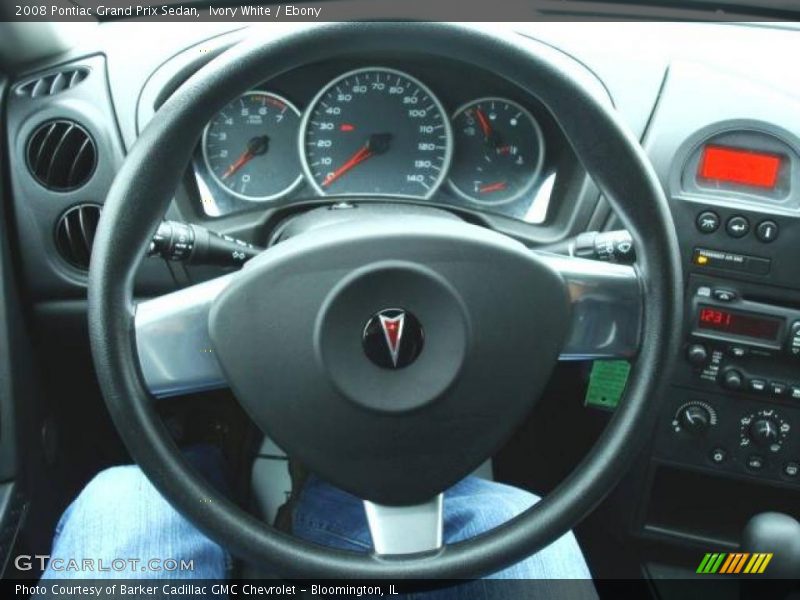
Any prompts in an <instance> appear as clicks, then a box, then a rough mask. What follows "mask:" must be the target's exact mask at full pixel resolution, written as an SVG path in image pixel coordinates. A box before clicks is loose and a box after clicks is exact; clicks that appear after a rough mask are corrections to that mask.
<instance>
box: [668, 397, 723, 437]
mask: <svg viewBox="0 0 800 600" xmlns="http://www.w3.org/2000/svg"><path fill="white" fill-rule="evenodd" d="M716 424H717V412H716V411H715V410H714V409H713V408H712V406H711V405H710V404H708V403H707V402H701V401H700V400H692V401H691V402H687V403H686V404H683V405H681V406H679V407H678V410H677V411H675V416H674V417H672V429H673V430H674V431H675V433H685V434H688V435H690V436H692V437H700V436H701V435H705V433H706V431H707V430H708V429H709V428H710V427H714V426H715V425H716Z"/></svg>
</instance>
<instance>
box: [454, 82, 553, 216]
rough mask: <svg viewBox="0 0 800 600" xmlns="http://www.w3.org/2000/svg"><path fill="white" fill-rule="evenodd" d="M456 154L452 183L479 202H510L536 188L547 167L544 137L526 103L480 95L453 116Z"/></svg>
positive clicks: (460, 192) (469, 197)
mask: <svg viewBox="0 0 800 600" xmlns="http://www.w3.org/2000/svg"><path fill="white" fill-rule="evenodd" d="M453 131H454V135H455V145H456V152H455V156H454V157H453V165H452V167H451V168H450V186H451V187H452V188H453V190H455V191H456V192H457V193H458V194H459V195H460V196H462V197H464V198H466V199H467V200H470V201H472V202H478V203H480V204H506V203H508V202H513V201H514V200H516V199H517V198H520V197H521V196H522V195H523V194H525V193H526V192H527V191H529V190H530V189H531V187H532V186H533V183H534V182H535V181H536V178H537V177H538V176H539V173H540V172H541V169H542V163H543V160H544V137H543V136H542V130H541V128H540V127H539V124H538V123H537V122H536V120H535V119H534V118H533V116H532V115H531V113H529V112H528V111H527V110H525V109H524V108H523V107H522V106H520V105H519V104H517V103H516V102H512V101H511V100H506V99H505V98H481V99H479V100H473V101H472V102H470V103H468V104H466V105H464V106H462V107H461V108H459V109H458V110H457V111H456V112H455V114H454V115H453Z"/></svg>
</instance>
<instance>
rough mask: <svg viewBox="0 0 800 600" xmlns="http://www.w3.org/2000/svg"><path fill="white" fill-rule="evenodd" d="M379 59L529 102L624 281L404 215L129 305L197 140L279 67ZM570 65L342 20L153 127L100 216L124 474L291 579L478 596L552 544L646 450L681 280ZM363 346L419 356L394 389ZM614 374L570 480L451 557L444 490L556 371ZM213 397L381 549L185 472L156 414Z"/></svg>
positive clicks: (528, 45)
mask: <svg viewBox="0 0 800 600" xmlns="http://www.w3.org/2000/svg"><path fill="white" fill-rule="evenodd" d="M393 51H394V52H402V51H413V52H415V53H420V54H423V55H429V56H440V57H446V58H452V59H457V60H468V61H470V62H471V63H473V64H475V65H477V66H478V67H482V68H484V69H487V70H490V71H493V72H495V73H497V74H498V75H500V76H502V77H504V78H506V79H507V80H509V81H511V82H513V83H515V84H517V85H518V86H520V87H521V88H523V89H525V90H527V91H528V92H530V93H532V94H533V95H535V96H536V97H537V98H538V99H539V100H540V101H541V102H542V103H543V105H544V106H545V107H547V109H548V110H549V111H550V112H551V113H552V116H553V117H554V119H555V121H556V122H557V123H558V124H559V126H560V127H561V129H562V131H563V133H564V136H565V138H566V139H567V140H568V142H569V143H570V145H571V146H572V148H573V149H574V152H575V154H576V156H577V157H578V158H579V160H580V162H581V163H582V164H583V166H584V167H585V168H586V170H587V172H588V173H589V174H590V175H591V177H592V178H593V179H594V181H595V182H596V183H597V185H598V186H599V187H600V189H601V191H602V192H603V194H604V195H605V197H606V198H607V199H608V200H609V202H610V203H611V204H612V206H613V208H614V209H616V211H617V212H618V214H619V215H620V216H621V217H622V218H623V221H624V223H625V225H626V226H627V227H628V229H629V230H630V231H631V233H632V235H633V237H634V240H635V243H636V248H637V256H638V263H637V266H636V268H633V267H628V266H621V265H613V264H608V263H602V262H596V261H588V260H584V259H579V258H572V257H567V256H557V255H551V254H546V253H543V252H536V251H533V250H530V249H528V248H526V247H525V246H524V245H522V244H521V243H520V242H518V241H516V240H513V239H511V238H509V237H507V236H505V235H502V234H500V233H497V232H494V231H490V230H488V229H485V228H482V227H478V226H476V225H471V224H467V223H465V222H463V221H460V220H458V219H447V218H442V217H441V216H440V215H439V214H436V211H419V212H418V213H415V212H413V211H412V212H411V213H410V214H405V215H393V216H390V217H388V218H381V217H380V215H376V216H374V217H371V218H368V219H364V220H357V221H354V220H343V221H342V222H338V223H332V224H329V225H327V226H325V227H318V228H311V229H308V230H305V231H300V232H299V233H297V234H296V235H293V236H290V237H289V239H287V240H285V241H282V242H281V243H279V244H277V245H275V246H273V247H271V248H270V249H268V250H267V251H265V252H263V253H262V254H260V255H259V256H257V257H255V258H254V259H252V260H251V261H250V262H249V263H248V264H247V265H246V267H245V268H244V269H242V270H241V271H240V272H237V273H233V274H229V275H226V276H224V277H220V278H218V279H214V280H211V281H208V282H205V283H201V284H198V285H194V286H191V287H189V288H186V289H183V290H180V291H177V292H175V293H170V294H168V295H165V296H161V297H158V298H155V299H152V300H148V301H145V302H141V303H139V304H136V303H135V302H134V301H133V298H132V290H133V278H134V274H135V273H136V269H137V266H138V265H139V263H140V261H141V260H142V259H143V257H144V253H145V251H146V248H147V245H148V242H149V240H150V239H151V237H152V235H153V233H154V232H155V230H156V228H157V226H158V224H159V222H160V220H161V219H162V216H163V214H164V212H165V211H166V209H167V206H168V204H169V202H170V200H171V198H172V196H173V193H174V191H175V189H176V187H177V185H178V183H179V181H180V179H181V177H182V175H183V173H184V172H185V169H186V166H187V164H188V163H189V160H190V157H191V154H192V151H193V149H194V148H195V145H196V143H197V141H198V139H199V137H200V135H201V132H202V128H203V125H204V124H205V123H206V122H208V121H209V120H210V119H211V118H212V117H213V116H214V115H215V114H216V113H217V112H218V111H219V110H220V109H221V108H222V107H223V106H224V105H225V104H226V103H228V102H229V101H230V100H231V99H232V98H233V97H235V96H236V95H237V94H238V93H240V92H243V91H245V90H248V89H251V88H252V87H254V86H256V85H258V84H259V83H261V82H263V81H266V80H268V79H270V78H272V77H274V76H276V75H279V74H280V73H283V72H285V71H287V70H289V69H292V68H295V67H298V66H301V65H303V64H308V63H311V62H314V61H317V60H320V59H323V58H325V59H329V58H331V57H336V56H346V55H354V54H356V53H362V54H366V55H369V54H370V53H371V52H393ZM570 66H571V63H570V61H569V60H568V59H566V58H565V57H563V56H562V55H560V54H559V53H558V52H557V51H555V50H553V49H551V48H549V47H547V46H545V45H544V44H540V43H537V42H534V41H531V40H526V39H524V38H522V37H520V36H516V35H512V34H509V33H508V32H506V34H505V35H499V34H496V33H493V32H492V30H490V29H482V28H479V27H475V26H456V25H449V24H434V23H428V24H423V23H414V24H403V23H338V24H329V25H320V26H313V27H306V28H303V29H301V30H296V31H291V32H288V33H282V34H274V35H273V34H270V36H269V37H265V38H257V39H256V38H254V39H252V40H249V41H246V42H244V43H242V44H240V45H238V46H236V47H234V48H232V49H231V50H229V51H227V52H226V53H224V54H223V55H221V56H220V57H218V58H216V59H215V60H213V61H211V62H210V63H209V64H208V65H207V66H205V67H203V68H202V69H200V70H199V71H198V72H197V73H196V74H195V75H194V76H193V77H191V78H190V79H189V80H188V81H186V83H184V84H183V85H182V86H181V87H180V88H179V89H178V90H177V91H176V92H175V94H174V95H173V96H172V97H171V98H170V99H169V100H168V101H167V102H166V103H165V104H164V105H163V107H162V108H161V109H160V110H159V111H158V113H157V114H156V117H155V118H154V119H153V120H152V122H151V123H150V124H149V125H148V126H147V128H146V129H145V131H144V132H143V133H142V135H141V137H140V138H139V140H138V141H137V142H136V144H135V145H134V147H133V148H132V149H131V152H130V154H129V155H128V156H127V158H126V159H125V161H124V164H123V165H122V167H121V169H120V171H119V173H118V175H117V178H116V180H115V181H114V184H113V186H112V188H111V191H110V192H109V195H108V197H107V200H106V202H105V208H104V210H103V216H102V219H101V221H100V226H99V229H98V232H97V236H96V239H95V242H94V254H93V258H92V264H91V270H90V275H89V323H90V335H91V344H92V351H93V357H94V362H95V366H96V370H97V374H98V377H99V380H100V384H101V388H102V391H103V394H104V396H105V399H106V402H107V404H108V407H109V410H110V412H111V415H112V417H113V420H114V423H115V426H116V427H117V428H118V430H119V432H120V434H121V436H122V438H123V440H124V441H125V443H126V445H127V446H128V448H129V450H130V452H131V454H132V456H133V457H134V459H135V460H136V461H137V463H138V464H139V465H140V466H141V468H142V469H143V470H144V472H145V473H146V474H147V476H148V477H149V478H150V480H151V481H152V482H153V484H154V485H155V486H156V487H157V488H158V489H159V490H160V491H161V492H162V493H163V495H164V496H165V497H166V498H167V499H168V500H169V501H170V502H171V503H172V505H173V506H174V507H175V508H176V509H177V510H179V511H180V512H181V513H183V514H184V515H185V516H186V517H187V518H188V519H189V520H191V521H192V522H193V523H194V524H195V525H196V526H197V527H198V528H200V529H201V530H202V531H204V532H205V533H206V534H207V535H208V536H209V537H211V538H212V539H214V540H216V541H218V542H219V543H220V544H222V545H223V546H225V547H226V548H228V549H229V550H231V551H232V552H233V553H234V554H237V555H239V556H242V557H247V559H248V560H249V561H251V562H255V563H260V564H262V565H265V566H266V565H268V566H269V567H271V568H272V569H274V570H275V571H276V572H277V573H279V574H280V575H283V576H287V577H329V578H336V577H343V576H347V577H353V578H384V577H388V578H407V577H416V578H469V577H478V576H481V575H484V574H487V573H490V572H494V571H496V570H499V569H501V568H503V567H506V566H508V565H510V564H512V563H515V562H517V561H519V560H521V559H523V558H525V557H527V556H529V555H531V554H532V553H534V552H536V551H538V550H539V549H541V548H543V547H544V546H546V545H547V544H549V543H550V542H552V541H553V540H555V539H556V538H558V537H559V536H561V535H563V534H564V533H565V532H567V531H568V530H569V529H570V528H571V527H572V526H574V525H575V524H576V523H577V522H578V521H579V520H580V519H582V518H583V517H584V516H585V515H586V514H587V513H588V512H590V511H591V510H592V509H593V508H594V507H595V506H596V505H597V504H598V503H599V502H600V501H601V500H602V499H603V497H604V496H605V495H606V494H607V493H608V492H609V491H610V490H611V489H612V488H613V486H614V485H615V484H616V483H617V482H618V480H619V479H620V477H621V476H622V475H623V473H624V472H625V470H626V469H627V467H628V466H629V465H630V463H631V462H632V460H633V458H634V457H635V456H636V454H637V452H638V450H639V449H640V447H641V444H642V443H643V441H644V440H645V439H646V438H647V437H648V436H649V434H650V430H651V428H652V424H653V420H654V415H655V412H656V408H657V401H658V398H659V394H660V391H661V390H662V389H665V388H666V387H667V376H668V366H669V364H670V362H671V359H672V357H673V356H676V355H677V352H678V350H679V343H680V340H679V333H680V326H681V292H682V289H683V286H682V281H681V271H680V259H679V252H678V246H677V241H676V236H675V231H674V225H673V222H672V219H671V216H670V213H669V210H668V206H667V202H666V199H665V197H664V195H663V192H662V190H661V187H660V185H659V182H658V180H657V178H656V175H655V174H654V172H653V170H652V167H651V166H650V165H649V163H648V160H647V158H646V156H645V154H644V153H643V151H642V149H641V148H640V146H639V144H638V143H637V141H636V139H635V138H634V137H633V136H632V135H631V134H630V133H629V132H628V130H627V129H626V128H625V127H624V126H623V125H622V124H621V121H620V117H619V116H618V115H617V114H616V113H615V112H614V110H613V108H612V107H611V106H609V104H608V101H607V98H606V99H601V98H598V97H596V96H595V95H594V94H593V93H592V91H590V89H589V88H588V87H587V86H586V85H585V84H584V83H582V82H581V81H579V79H578V78H576V77H575V76H574V75H573V74H572V73H574V69H573V70H571V69H570ZM401 315H402V317H401ZM392 323H394V324H392ZM378 326H380V327H381V328H383V329H384V332H387V333H386V335H387V336H389V335H390V334H391V330H392V328H393V327H395V328H396V327H398V326H399V327H405V328H406V329H405V333H404V336H407V337H406V339H407V340H410V341H411V342H413V343H414V344H417V346H414V347H412V348H411V349H408V347H406V346H404V348H406V349H405V350H404V349H402V348H400V349H399V350H398V349H397V348H394V349H395V350H397V352H398V353H399V354H398V355H397V356H395V357H393V360H394V362H395V363H397V362H398V360H399V362H400V363H401V364H399V365H398V364H394V365H393V367H392V368H387V365H386V364H380V363H381V360H382V361H383V362H384V363H385V362H386V356H385V355H384V356H383V357H382V358H380V357H378V355H377V354H376V352H377V351H375V349H374V348H372V349H370V347H369V344H370V343H371V342H370V341H369V340H370V339H372V340H373V342H374V333H375V327H378ZM371 328H372V329H371ZM370 336H372V338H370ZM387 341H388V339H387ZM390 348H391V342H390ZM613 356H616V357H624V358H635V363H634V365H633V368H632V370H631V373H630V377H629V381H628V384H627V389H626V392H625V397H624V399H623V400H622V402H621V403H620V405H619V407H618V408H617V410H616V412H615V414H614V415H613V417H612V418H611V420H610V422H609V424H608V426H607V427H606V429H605V431H604V433H603V434H602V436H601V437H600V439H599V440H598V441H597V442H596V444H595V446H594V447H593V449H592V450H591V452H590V454H589V455H588V456H587V457H586V458H585V459H584V460H583V461H582V462H581V464H580V465H579V466H578V467H577V468H576V469H575V470H574V472H572V473H571V475H570V476H569V477H568V478H567V479H565V480H564V481H563V482H562V483H561V484H560V485H559V486H558V487H557V488H556V489H555V490H553V491H552V492H551V493H550V494H548V495H547V496H546V497H545V498H544V499H542V500H541V501H540V502H539V503H537V504H536V505H535V506H533V507H532V508H531V509H529V510H528V511H527V512H525V513H524V514H522V515H520V516H519V517H517V518H515V519H513V520H512V521H510V522H508V523H506V524H505V525H502V526H500V527H498V528H496V529H494V530H492V531H490V532H487V533H485V534H483V535H480V536H477V537H475V538H473V539H470V540H467V541H464V542H460V543H458V544H453V545H444V544H443V541H442V492H443V490H445V489H447V488H448V487H449V486H451V485H452V484H454V483H456V482H457V481H459V480H460V479H461V478H463V477H464V476H466V475H467V474H469V473H470V472H471V471H472V470H473V469H475V468H476V467H477V466H478V465H480V464H481V463H482V462H483V461H485V460H486V459H487V458H489V457H491V456H492V454H493V453H494V452H496V451H497V450H498V449H499V447H500V446H501V445H502V443H503V442H504V441H505V440H506V439H507V438H508V437H509V436H510V435H511V433H512V432H513V431H514V429H515V428H516V427H517V426H519V425H520V423H521V422H522V420H523V419H525V418H526V417H527V416H528V415H529V414H530V412H531V408H532V407H533V405H534V403H535V401H536V399H537V397H538V396H539V394H540V392H541V390H542V388H543V386H544V385H545V383H546V382H547V379H548V377H549V376H550V373H551V371H552V369H553V368H554V366H555V364H556V362H557V361H558V360H559V358H561V359H576V358H595V357H613ZM379 358H380V360H379ZM394 367H398V368H394ZM399 367H402V368H399ZM223 382H227V383H228V384H229V385H230V387H231V389H232V390H233V392H234V395H235V396H236V398H237V399H238V401H239V402H240V403H241V404H242V405H243V407H244V408H245V409H246V411H247V412H248V413H249V415H250V417H251V418H252V419H253V420H254V421H255V423H256V424H257V425H258V426H259V427H261V428H262V429H263V430H264V431H265V432H267V433H268V434H269V435H270V436H271V437H273V438H274V439H275V441H276V442H277V443H278V444H279V445H280V446H282V447H283V449H284V450H285V451H286V452H287V453H288V454H289V455H290V456H293V457H296V458H298V459H299V460H300V461H301V462H302V463H304V464H305V465H306V466H307V467H308V469H309V470H311V471H312V472H315V473H317V474H319V475H320V476H321V477H323V478H325V479H327V480H328V481H330V482H331V483H333V484H335V485H337V486H339V487H341V488H343V489H344V490H346V491H348V492H350V493H352V494H355V495H356V496H358V497H360V498H362V499H363V500H364V505H365V510H366V514H367V518H368V523H369V527H370V530H371V533H372V537H373V541H374V546H375V552H373V553H366V554H359V553H354V552H347V551H343V550H334V549H329V548H323V547H321V546H318V545H315V544H310V543H307V542H304V541H301V540H298V539H295V538H293V537H292V536H290V535H287V534H285V533H282V532H279V531H277V530H275V529H273V528H272V527H270V526H269V525H267V524H265V523H263V522H261V521H260V520H258V519H257V518H255V517H253V516H251V515H250V514H248V513H246V512H245V511H243V510H242V509H240V508H238V507H237V506H236V505H234V504H233V503H232V502H231V501H229V500H228V499H226V498H225V497H224V496H223V495H221V494H220V493H219V492H217V491H216V490H215V489H214V488H213V487H212V486H211V485H210V484H209V483H207V482H206V481H205V480H204V479H203V478H202V476H200V475H199V474H198V473H197V472H196V471H194V470H193V469H192V467H191V466H190V465H189V464H188V463H187V462H186V461H185V460H184V459H183V457H182V456H181V453H180V451H179V449H178V448H177V446H176V445H175V444H174V442H173V441H172V440H171V438H170V436H169V434H168V432H167V429H166V428H165V426H164V425H163V423H162V422H161V420H160V419H159V417H158V416H157V412H156V410H155V408H154V396H155V397H157V396H162V395H168V394H174V393H177V392H186V391H191V390H199V389H203V388H208V387H213V386H218V385H220V384H221V383H223Z"/></svg>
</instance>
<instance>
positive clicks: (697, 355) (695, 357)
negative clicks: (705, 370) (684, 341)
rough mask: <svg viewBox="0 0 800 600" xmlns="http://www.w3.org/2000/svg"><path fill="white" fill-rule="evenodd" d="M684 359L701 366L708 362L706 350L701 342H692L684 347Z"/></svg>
mask: <svg viewBox="0 0 800 600" xmlns="http://www.w3.org/2000/svg"><path fill="white" fill-rule="evenodd" d="M686 360H688V361H689V363H690V364H692V365H694V366H695V367H702V366H704V365H705V364H706V363H707V362H708V350H707V349H706V347H705V346H704V345H703V344H692V345H690V346H689V347H688V348H687V349H686Z"/></svg>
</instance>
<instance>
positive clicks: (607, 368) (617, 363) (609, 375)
mask: <svg viewBox="0 0 800 600" xmlns="http://www.w3.org/2000/svg"><path fill="white" fill-rule="evenodd" d="M630 370H631V365H630V363H628V362H627V361H624V360H596V361H594V364H593V365H592V373H591V375H589V387H588V388H587V389H586V406H594V407H596V408H607V409H610V410H613V409H615V408H616V407H617V404H619V401H620V398H622V392H624V391H625V384H626V383H627V382H628V373H629V372H630Z"/></svg>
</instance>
